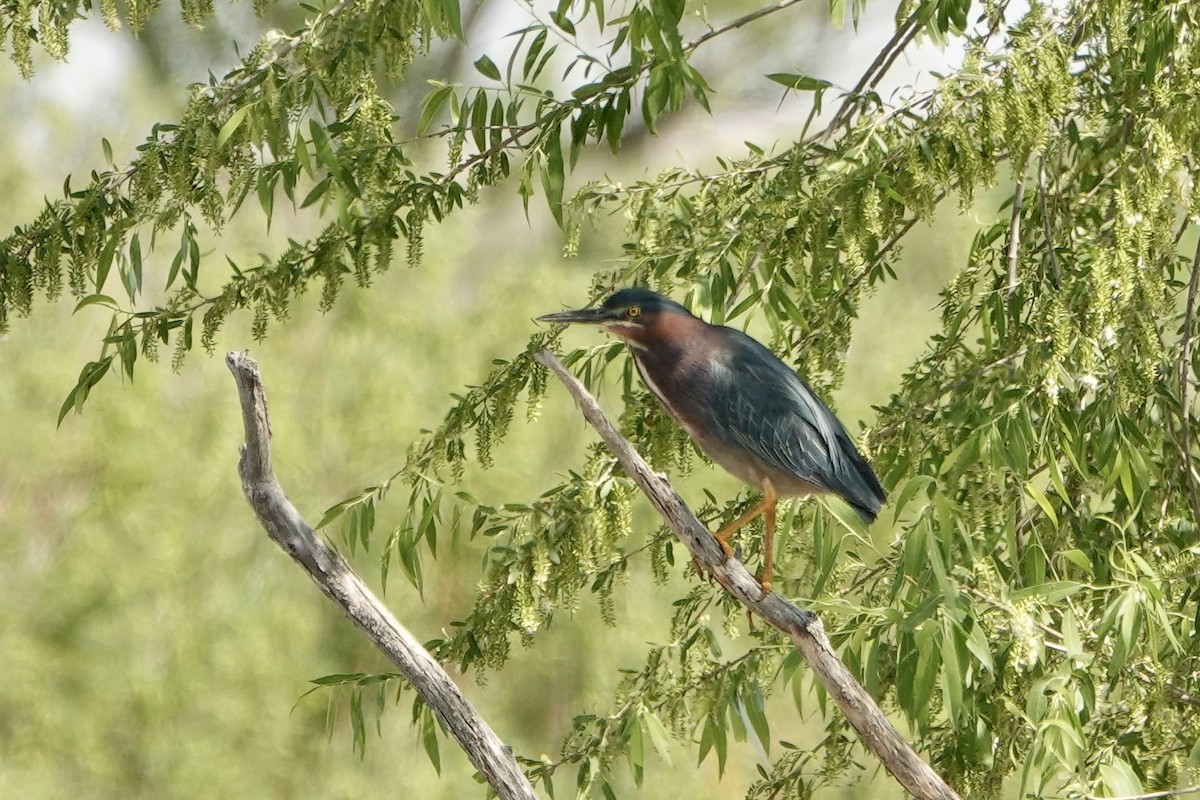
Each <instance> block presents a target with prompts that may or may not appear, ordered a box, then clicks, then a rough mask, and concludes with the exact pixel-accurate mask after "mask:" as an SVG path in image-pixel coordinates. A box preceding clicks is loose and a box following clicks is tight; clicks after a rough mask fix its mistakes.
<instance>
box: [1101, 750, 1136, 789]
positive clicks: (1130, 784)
mask: <svg viewBox="0 0 1200 800" xmlns="http://www.w3.org/2000/svg"><path fill="white" fill-rule="evenodd" d="M1100 780H1101V781H1102V782H1103V783H1104V788H1105V792H1104V793H1105V794H1106V795H1110V796H1113V797H1127V796H1131V795H1139V794H1142V793H1143V791H1144V790H1143V788H1142V781H1141V779H1139V778H1138V776H1137V773H1136V772H1134V770H1133V767H1131V766H1130V765H1129V763H1128V762H1127V761H1124V760H1123V759H1121V758H1119V757H1117V756H1113V759H1112V761H1110V762H1109V763H1107V764H1101V765H1100Z"/></svg>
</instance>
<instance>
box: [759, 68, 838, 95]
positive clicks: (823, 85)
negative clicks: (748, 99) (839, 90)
mask: <svg viewBox="0 0 1200 800" xmlns="http://www.w3.org/2000/svg"><path fill="white" fill-rule="evenodd" d="M767 77H768V78H770V79H771V80H773V81H775V82H776V83H778V84H779V85H781V86H786V87H787V88H789V89H794V90H796V91H798V92H816V91H820V90H822V89H828V88H829V87H830V86H833V84H832V83H830V82H829V81H823V80H821V79H820V78H813V77H810V76H808V75H798V74H796V73H791V72H772V73H770V74H769V75H767Z"/></svg>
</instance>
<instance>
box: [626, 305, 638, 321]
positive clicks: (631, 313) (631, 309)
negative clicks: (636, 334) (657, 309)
mask: <svg viewBox="0 0 1200 800" xmlns="http://www.w3.org/2000/svg"><path fill="white" fill-rule="evenodd" d="M625 313H626V314H628V315H629V318H630V319H637V316H638V314H641V313H642V310H641V309H640V308H638V307H637V306H630V307H629V310H627V311H626V312H625Z"/></svg>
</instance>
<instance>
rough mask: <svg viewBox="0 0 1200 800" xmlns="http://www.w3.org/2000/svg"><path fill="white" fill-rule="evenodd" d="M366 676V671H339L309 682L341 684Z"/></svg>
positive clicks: (328, 684)
mask: <svg viewBox="0 0 1200 800" xmlns="http://www.w3.org/2000/svg"><path fill="white" fill-rule="evenodd" d="M365 677H366V673H364V672H339V673H335V674H333V675H323V676H321V677H320V678H313V679H312V680H310V681H309V683H313V684H316V685H317V686H340V685H342V684H344V683H358V682H359V681H361V680H362V679H363V678H365Z"/></svg>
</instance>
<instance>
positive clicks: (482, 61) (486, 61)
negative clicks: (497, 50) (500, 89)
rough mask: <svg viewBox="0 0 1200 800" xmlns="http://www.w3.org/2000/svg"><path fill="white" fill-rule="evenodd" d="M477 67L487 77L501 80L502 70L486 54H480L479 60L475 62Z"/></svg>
mask: <svg viewBox="0 0 1200 800" xmlns="http://www.w3.org/2000/svg"><path fill="white" fill-rule="evenodd" d="M475 69H477V70H479V74H480V75H483V76H484V77H485V78H491V79H492V80H494V81H498V80H500V70H499V69H498V68H497V67H496V65H495V63H493V62H492V60H491V59H490V58H488V57H487V56H486V55H484V56H480V57H479V60H478V61H476V62H475Z"/></svg>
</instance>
